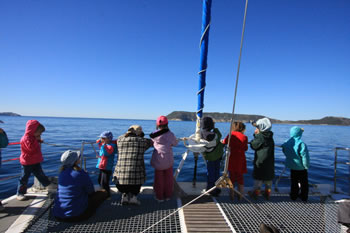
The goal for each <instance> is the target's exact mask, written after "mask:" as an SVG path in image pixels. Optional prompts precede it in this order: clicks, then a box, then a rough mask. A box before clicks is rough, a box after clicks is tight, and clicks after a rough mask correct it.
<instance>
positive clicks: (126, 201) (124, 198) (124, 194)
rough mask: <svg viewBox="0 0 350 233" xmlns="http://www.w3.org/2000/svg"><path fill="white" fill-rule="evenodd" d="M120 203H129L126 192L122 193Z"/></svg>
mask: <svg viewBox="0 0 350 233" xmlns="http://www.w3.org/2000/svg"><path fill="white" fill-rule="evenodd" d="M121 203H122V205H127V204H129V195H128V194H127V193H123V194H122V200H121Z"/></svg>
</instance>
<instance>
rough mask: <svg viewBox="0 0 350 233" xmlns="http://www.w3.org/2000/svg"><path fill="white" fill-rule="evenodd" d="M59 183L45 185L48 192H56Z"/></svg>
mask: <svg viewBox="0 0 350 233" xmlns="http://www.w3.org/2000/svg"><path fill="white" fill-rule="evenodd" d="M57 186H58V185H57V184H55V183H51V184H49V185H48V186H46V187H45V190H46V191H47V192H48V193H54V192H57Z"/></svg>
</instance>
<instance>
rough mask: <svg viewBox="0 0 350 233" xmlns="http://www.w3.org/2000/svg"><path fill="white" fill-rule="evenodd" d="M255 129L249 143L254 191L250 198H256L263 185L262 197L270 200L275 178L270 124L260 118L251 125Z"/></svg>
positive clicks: (273, 145)
mask: <svg viewBox="0 0 350 233" xmlns="http://www.w3.org/2000/svg"><path fill="white" fill-rule="evenodd" d="M253 125H254V126H255V127H256V129H255V131H254V139H253V140H252V141H251V142H250V146H251V148H252V149H253V150H254V151H255V153H254V170H253V178H254V190H253V192H251V193H250V195H251V197H253V198H255V199H256V198H257V197H258V195H259V194H260V188H261V185H262V184H263V183H264V184H265V192H264V197H265V198H266V199H267V200H268V199H269V198H270V193H271V186H272V180H273V178H274V177H275V142H274V140H273V132H272V131H271V122H270V120H269V119H268V118H262V119H259V120H258V121H256V123H253Z"/></svg>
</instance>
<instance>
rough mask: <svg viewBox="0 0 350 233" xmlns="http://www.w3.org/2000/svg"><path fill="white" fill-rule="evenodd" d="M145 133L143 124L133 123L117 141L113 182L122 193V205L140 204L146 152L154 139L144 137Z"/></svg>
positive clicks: (144, 177)
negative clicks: (139, 195)
mask: <svg viewBox="0 0 350 233" xmlns="http://www.w3.org/2000/svg"><path fill="white" fill-rule="evenodd" d="M144 135H145V134H144V133H143V131H142V127H141V126H139V125H132V126H130V127H129V129H128V131H127V132H126V134H124V135H122V136H120V137H119V138H118V141H117V145H118V162H117V165H116V166H115V170H114V173H113V182H114V183H115V186H116V187H117V189H118V190H119V192H121V193H122V199H121V204H122V205H125V204H131V205H139V204H140V201H139V200H137V195H138V194H139V193H140V189H141V185H142V184H144V183H145V181H146V169H145V161H144V153H145V151H146V150H147V149H148V148H150V147H151V146H152V140H151V139H148V138H144V137H143V136H144Z"/></svg>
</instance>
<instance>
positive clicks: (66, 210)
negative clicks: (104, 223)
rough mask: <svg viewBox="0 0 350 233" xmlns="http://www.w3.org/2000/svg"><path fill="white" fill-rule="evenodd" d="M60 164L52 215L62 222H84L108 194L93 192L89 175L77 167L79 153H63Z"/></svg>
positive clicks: (70, 151)
mask: <svg viewBox="0 0 350 233" xmlns="http://www.w3.org/2000/svg"><path fill="white" fill-rule="evenodd" d="M61 162H62V167H61V172H60V175H59V178H58V190H57V196H56V198H55V205H54V207H53V215H54V216H55V218H56V219H57V220H58V221H63V222H78V221H83V220H86V219H88V218H89V217H91V216H92V215H93V214H94V213H95V211H96V209H97V207H98V206H99V205H101V204H102V203H103V201H104V200H106V199H107V197H108V193H107V191H106V190H101V191H96V192H95V189H94V186H93V184H92V181H91V179H90V176H89V174H88V173H87V172H85V171H84V170H82V169H81V168H80V167H79V163H80V151H72V150H67V151H65V152H64V153H63V154H62V156H61Z"/></svg>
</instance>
